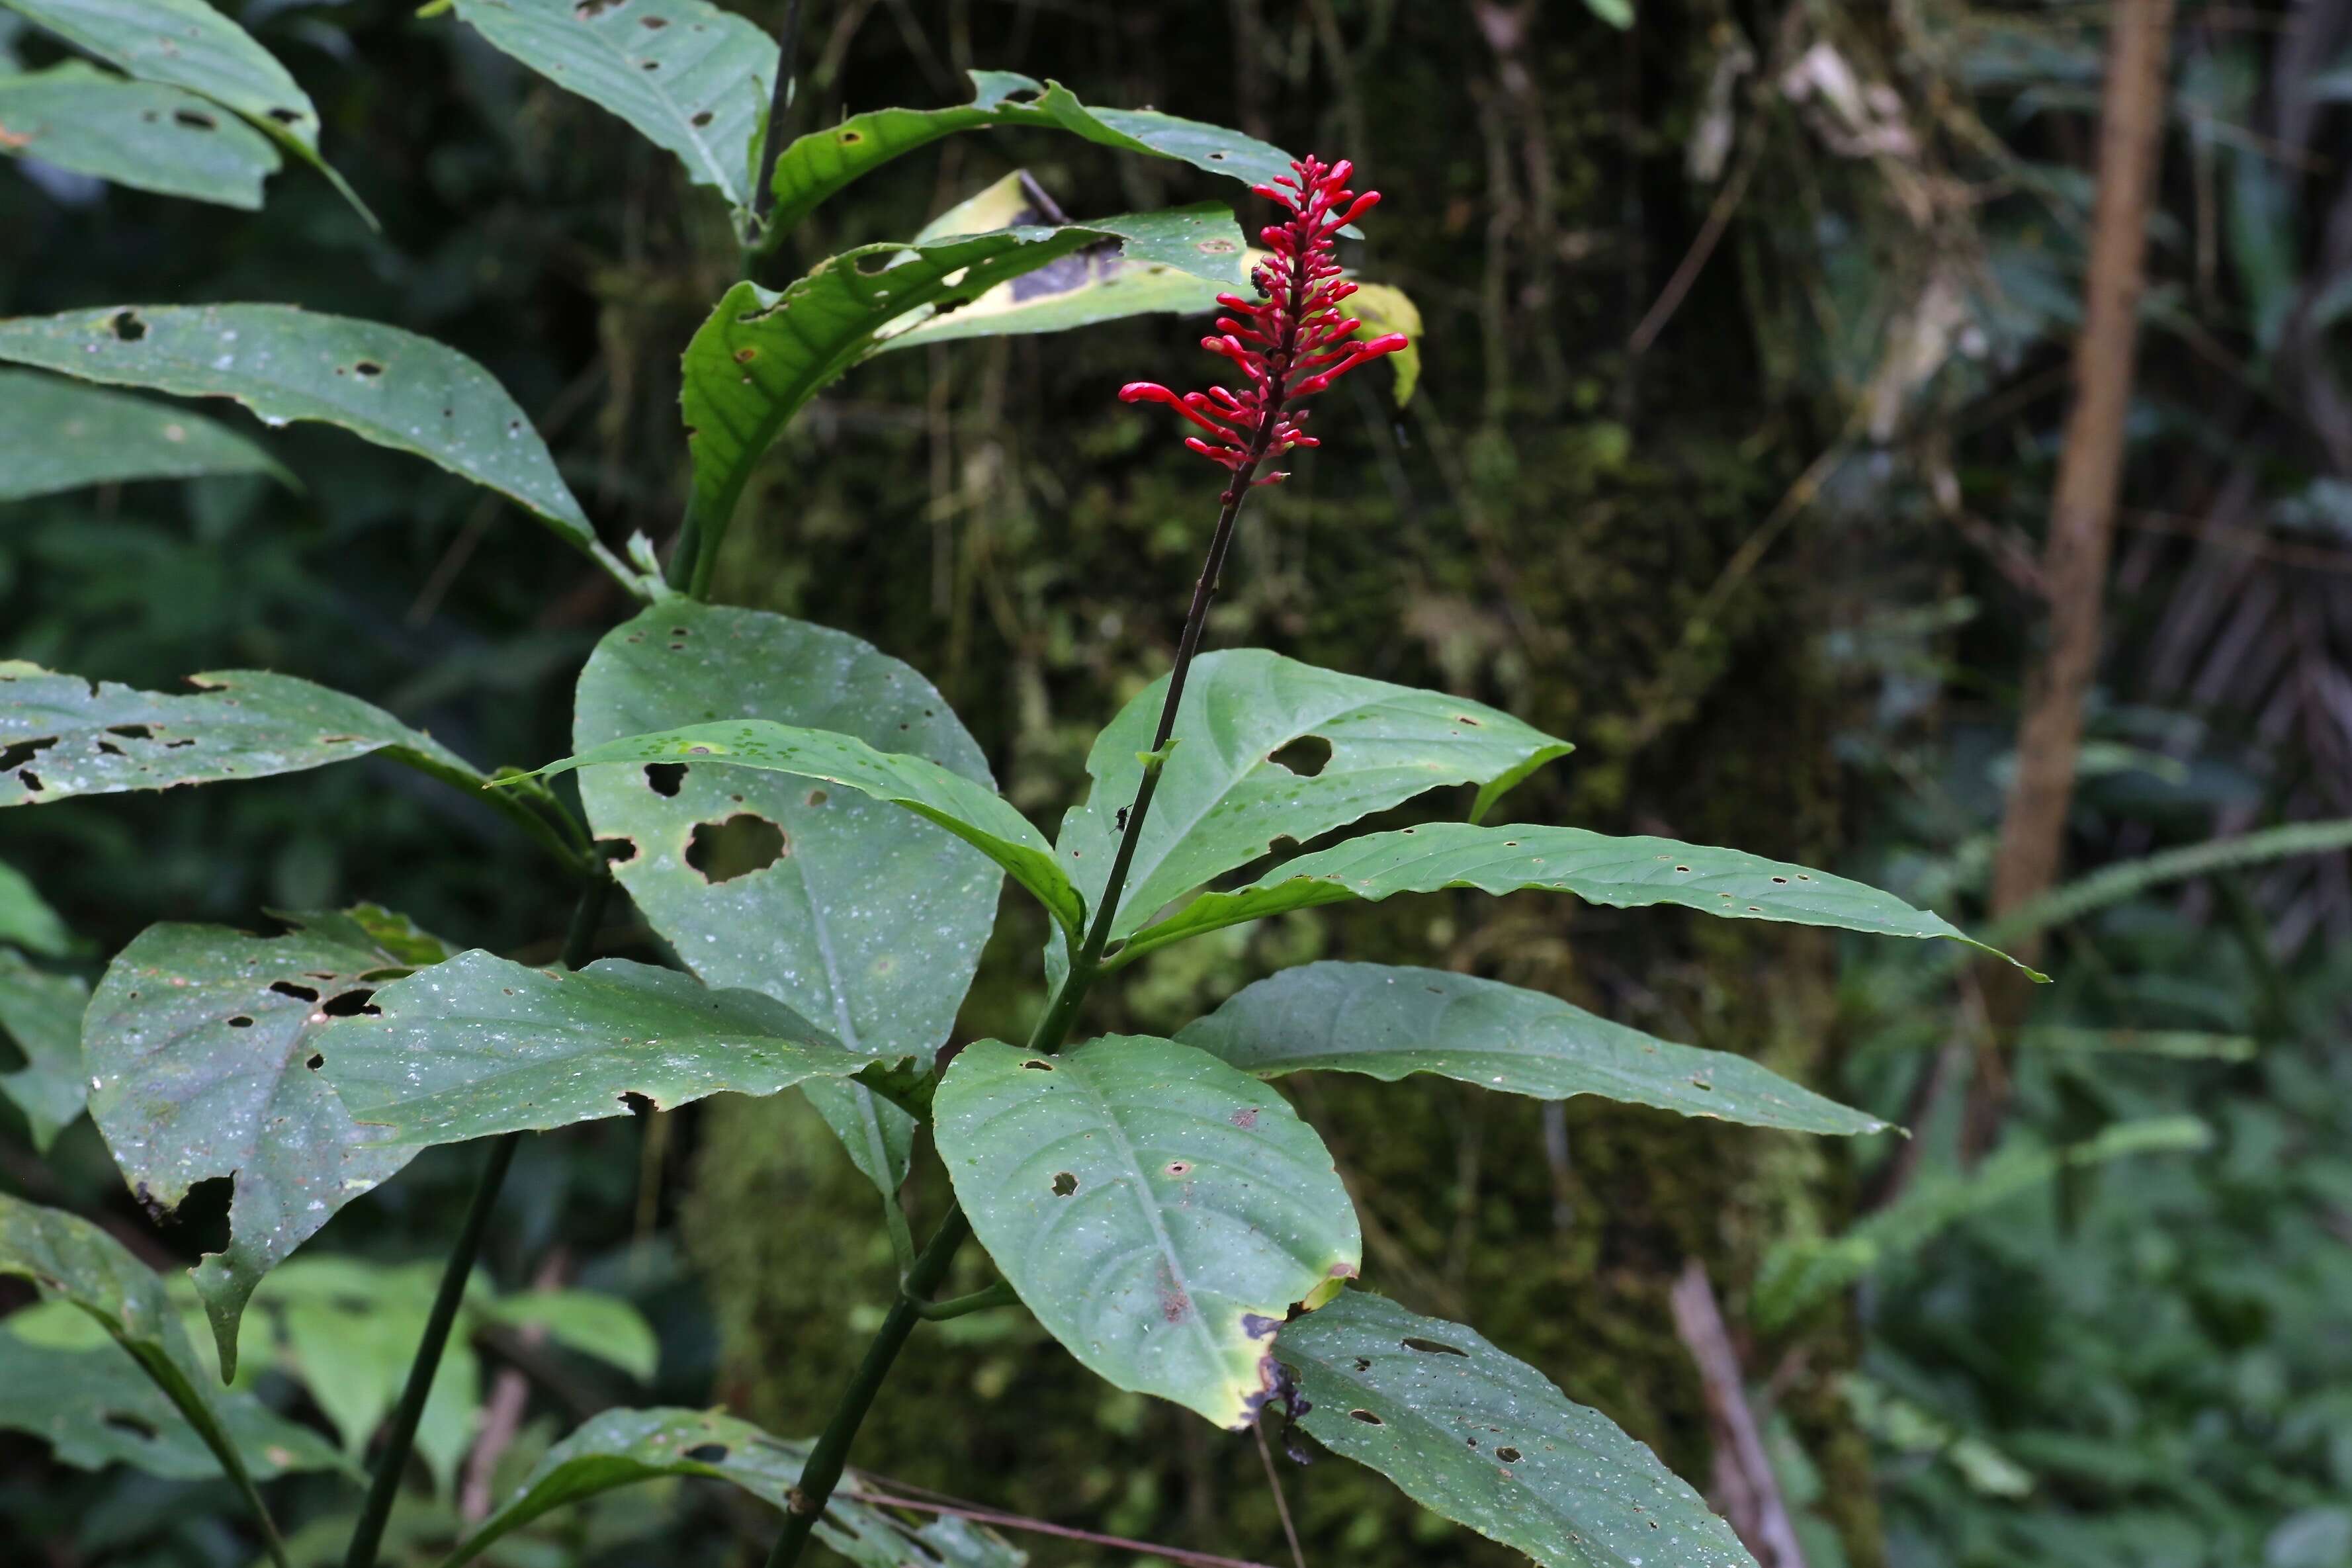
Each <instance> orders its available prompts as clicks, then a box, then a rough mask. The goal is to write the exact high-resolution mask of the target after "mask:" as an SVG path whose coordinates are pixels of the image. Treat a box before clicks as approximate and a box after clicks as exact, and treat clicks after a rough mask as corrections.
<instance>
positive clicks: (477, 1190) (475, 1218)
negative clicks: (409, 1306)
mask: <svg viewBox="0 0 2352 1568" xmlns="http://www.w3.org/2000/svg"><path fill="white" fill-rule="evenodd" d="M612 888H613V879H612V878H611V876H610V875H609V874H607V873H606V872H605V871H604V868H603V863H602V862H601V861H600V862H598V864H597V868H596V870H595V871H594V872H593V874H592V875H591V876H590V877H589V879H588V881H587V884H586V886H584V887H583V888H582V889H580V901H579V902H578V903H576V904H574V905H573V906H572V927H571V930H570V931H567V932H565V934H564V938H563V956H562V960H561V961H560V962H561V963H562V965H563V967H564V968H566V969H577V968H579V967H580V966H581V965H582V964H583V963H587V962H588V959H589V957H590V955H591V954H593V952H595V947H596V928H597V925H598V923H599V922H600V921H603V919H604V900H605V895H606V894H608V893H610V892H611V891H612ZM521 1143H522V1134H521V1133H520V1132H509V1133H506V1134H504V1135H502V1136H501V1137H500V1138H499V1140H498V1141H497V1142H495V1143H493V1144H491V1145H490V1157H489V1160H488V1163H485V1164H484V1165H483V1167H482V1173H481V1176H480V1177H479V1178H478V1180H477V1181H476V1182H475V1184H474V1196H473V1201H472V1202H471V1203H470V1204H468V1205H467V1209H466V1220H465V1224H464V1225H463V1226H460V1227H459V1228H458V1231H457V1243H456V1245H455V1246H453V1247H451V1248H450V1249H449V1260H448V1262H447V1263H446V1265H445V1266H444V1267H443V1268H442V1270H441V1286H440V1289H438V1290H436V1292H435V1293H434V1297H433V1310H432V1311H431V1313H430V1314H428V1315H427V1316H426V1318H425V1333H424V1336H423V1337H422V1338H421V1339H419V1340H418V1341H417V1344H416V1354H415V1357H414V1359H412V1360H411V1361H410V1362H409V1363H408V1381H407V1383H406V1384H404V1386H403V1387H402V1389H401V1391H400V1403H399V1404H398V1405H395V1406H394V1408H393V1413H392V1425H391V1426H389V1427H388V1428H387V1429H386V1431H385V1433H384V1438H383V1451H382V1452H381V1453H379V1454H378V1455H377V1456H376V1467H375V1474H374V1476H373V1477H372V1478H371V1479H370V1480H369V1482H368V1495H367V1501H366V1503H365V1504H363V1505H362V1507H361V1509H360V1518H359V1523H358V1524H357V1525H356V1526H355V1527H354V1528H353V1529H352V1542H351V1545H350V1547H349V1548H348V1549H347V1550H346V1551H345V1552H344V1553H343V1568H375V1560H376V1553H377V1552H378V1551H379V1550H381V1549H382V1547H383V1528H384V1526H385V1524H386V1523H388V1522H389V1521H391V1519H392V1505H393V1504H394V1502H395V1501H396V1500H398V1499H399V1497H400V1482H401V1478H402V1476H403V1474H404V1472H405V1471H406V1470H407V1468H408V1456H409V1454H410V1453H411V1452H412V1451H413V1450H414V1449H415V1446H416V1424H417V1423H418V1422H419V1421H421V1420H422V1419H424V1416H425V1399H426V1397H427V1396H428V1395H430V1394H432V1392H433V1378H434V1374H435V1373H437V1372H439V1371H440V1369H441V1352H443V1351H444V1350H446V1349H447V1348H448V1343H449V1331H450V1330H451V1329H452V1328H454V1327H455V1326H456V1324H457V1309H458V1308H459V1307H460V1306H462V1305H463V1304H464V1302H465V1299H466V1285H467V1281H468V1280H470V1279H472V1278H473V1276H474V1262H475V1259H476V1258H478V1257H479V1256H480V1255H481V1250H482V1237H483V1235H484V1234H485V1233H486V1232H487V1231H488V1229H489V1226H490V1212H491V1211H492V1210H493V1209H495V1208H497V1207H498V1203H499V1188H500V1187H501V1186H503V1185H504V1184H505V1183H506V1179H507V1167H508V1166H509V1165H511V1164H513V1163H514V1156H515V1150H516V1149H517V1148H519V1147H520V1145H521Z"/></svg>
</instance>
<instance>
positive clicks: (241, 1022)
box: [228, 1013, 253, 1029]
mask: <svg viewBox="0 0 2352 1568" xmlns="http://www.w3.org/2000/svg"><path fill="white" fill-rule="evenodd" d="M228 1026H229V1027H230V1028H232V1029H250V1028H251V1027H253V1020H252V1019H250V1018H248V1017H247V1016H245V1015H244V1014H242V1013H239V1014H238V1015H237V1016H236V1017H234V1018H231V1019H230V1020H229V1021H228Z"/></svg>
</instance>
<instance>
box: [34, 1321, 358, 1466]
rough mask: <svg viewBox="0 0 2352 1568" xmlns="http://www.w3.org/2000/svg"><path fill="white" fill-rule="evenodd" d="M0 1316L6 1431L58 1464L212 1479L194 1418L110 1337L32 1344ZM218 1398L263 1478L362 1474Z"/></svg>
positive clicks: (325, 1449) (242, 1398) (242, 1397)
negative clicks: (89, 1343) (39, 1445)
mask: <svg viewBox="0 0 2352 1568" xmlns="http://www.w3.org/2000/svg"><path fill="white" fill-rule="evenodd" d="M14 1323H15V1320H14V1319H13V1318H12V1319H9V1320H6V1321H0V1388H5V1389H6V1390H7V1391H8V1396H7V1398H5V1399H0V1428H5V1429H7V1430H10V1431H15V1432H26V1433H30V1434H31V1435H32V1436H36V1437H38V1438H41V1439H42V1440H43V1441H45V1442H47V1444H48V1445H49V1449H50V1452H51V1453H52V1454H54V1455H55V1456H56V1458H57V1460H58V1463H59V1464H61V1465H72V1466H74V1467H76V1468H79V1469H85V1470H102V1469H104V1468H107V1467H108V1466H109V1465H129V1466H131V1468H134V1469H139V1470H144V1471H145V1472H146V1473H147V1474H149V1475H151V1476H162V1477H163V1478H164V1479H167V1480H175V1481H205V1480H211V1479H214V1478H215V1477H216V1476H218V1475H219V1474H220V1462H219V1461H218V1460H217V1459H215V1458H214V1457H213V1454H212V1451H211V1450H210V1449H209V1448H207V1447H205V1442H204V1439H203V1438H201V1437H199V1436H196V1431H195V1428H194V1427H193V1426H190V1425H189V1424H188V1420H187V1417H185V1416H184V1415H181V1414H180V1411H179V1408H178V1406H176V1405H173V1403H172V1401H171V1399H170V1397H169V1396H168V1395H166V1394H164V1393H163V1390H162V1389H160V1388H158V1387H157V1386H156V1385H155V1384H154V1381H153V1380H152V1379H151V1378H150V1377H148V1375H147V1374H146V1373H144V1372H142V1371H141V1370H140V1366H139V1363H137V1362H136V1361H134V1360H132V1359H131V1357H130V1356H129V1355H128V1354H126V1353H125V1352H123V1350H122V1349H121V1347H120V1346H118V1345H116V1344H114V1343H113V1342H110V1341H107V1342H100V1344H99V1345H97V1346H96V1347H95V1348H89V1349H84V1348H79V1347H72V1348H68V1347H65V1346H58V1345H47V1344H36V1343H28V1342H26V1340H24V1339H21V1338H19V1337H18V1336H17V1335H16V1333H13V1332H10V1331H9V1330H10V1329H11V1328H12V1327H13V1326H14ZM212 1397H213V1401H214V1405H215V1409H216V1410H217V1411H218V1413H219V1415H220V1424H221V1428H222V1430H223V1431H224V1432H225V1433H226V1435H227V1436H228V1437H229V1439H230V1440H231V1441H233V1442H234V1443H236V1447H237V1451H238V1452H239V1453H240V1454H242V1455H243V1456H244V1458H245V1464H246V1468H247V1469H248V1470H250V1471H251V1472H252V1474H253V1476H254V1479H257V1480H264V1481H266V1480H272V1479H276V1478H277V1477H279V1476H283V1475H291V1474H293V1473H295V1472H297V1471H300V1470H341V1471H342V1472H343V1473H345V1474H347V1475H351V1476H354V1477H356V1476H357V1475H358V1474H359V1471H358V1469H357V1468H356V1467H353V1466H352V1465H350V1464H347V1463H346V1462H345V1461H344V1459H343V1458H342V1456H341V1455H340V1454H338V1453H336V1452H335V1450H334V1449H333V1447H331V1446H329V1445H328V1444H326V1443H324V1442H322V1441H320V1437H319V1435H318V1434H317V1433H315V1432H313V1431H311V1430H310V1428H309V1427H307V1426H296V1425H295V1424H294V1423H293V1422H291V1421H289V1420H287V1419H286V1418H285V1417H284V1416H282V1415H278V1414H277V1413H276V1412H274V1411H272V1410H271V1409H269V1407H268V1406H267V1405H263V1404H262V1403H261V1402H260V1401H259V1400H257V1399H256V1398H254V1397H253V1395H251V1394H238V1393H234V1392H229V1391H222V1392H220V1393H216V1394H214V1395H213V1396H212Z"/></svg>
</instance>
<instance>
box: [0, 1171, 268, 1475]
mask: <svg viewBox="0 0 2352 1568" xmlns="http://www.w3.org/2000/svg"><path fill="white" fill-rule="evenodd" d="M9 1274H13V1275H17V1276H20V1277H22V1278H25V1279H30V1280H32V1282H33V1283H34V1284H35V1285H36V1286H37V1287H38V1288H39V1289H40V1292H41V1295H42V1296H43V1298H44V1299H46V1300H62V1301H68V1302H70V1303H71V1304H72V1305H74V1306H75V1307H78V1308H79V1309H80V1310H82V1312H83V1313H85V1314H86V1315H88V1316H89V1318H91V1319H92V1320H93V1321H96V1322H97V1323H98V1325H99V1326H100V1328H102V1329H104V1330H105V1331H107V1333H108V1334H109V1335H110V1337H111V1338H112V1339H113V1340H114V1342H115V1343H116V1344H118V1345H120V1346H121V1347H122V1349H123V1350H125V1351H127V1352H130V1354H131V1359H132V1360H133V1361H135V1362H137V1363H139V1370H140V1371H142V1372H143V1373H146V1374H147V1376H148V1377H149V1378H151V1379H152V1380H153V1382H154V1384H155V1386H156V1387H158V1388H160V1389H162V1390H163V1396H164V1397H165V1398H166V1399H168V1400H170V1401H171V1403H172V1406H173V1409H175V1410H177V1411H178V1412H179V1413H180V1415H181V1417H182V1418H183V1419H184V1420H185V1421H186V1422H187V1423H188V1425H189V1426H190V1427H191V1428H193V1429H194V1432H195V1434H196V1436H197V1438H198V1440H200V1441H201V1442H202V1443H203V1444H204V1445H205V1447H207V1448H209V1449H211V1450H212V1452H213V1456H214V1458H215V1459H217V1460H218V1461H219V1463H220V1468H222V1469H223V1470H224V1471H226V1473H227V1475H228V1477H229V1479H231V1480H232V1481H234V1482H236V1485H237V1487H238V1489H240V1490H241V1491H243V1492H244V1493H245V1495H246V1496H247V1499H249V1500H251V1499H253V1496H254V1494H253V1480H252V1475H251V1472H250V1471H248V1470H247V1468H246V1465H245V1459H244V1457H243V1456H242V1454H240V1452H239V1451H238V1448H237V1445H236V1438H235V1437H234V1436H232V1435H231V1434H230V1432H229V1430H228V1428H227V1427H226V1426H225V1425H224V1424H223V1419H222V1416H221V1413H220V1408H219V1407H218V1406H217V1405H215V1403H214V1401H213V1395H212V1394H210V1393H209V1392H208V1391H207V1389H206V1388H205V1384H206V1383H207V1382H208V1381H209V1379H208V1376H207V1374H206V1373H205V1371H204V1368H203V1366H202V1364H201V1363H198V1362H197V1360H196V1352H195V1350H194V1347H193V1346H192V1345H190V1344H189V1343H188V1336H187V1333H186V1331H184V1330H183V1329H182V1328H181V1327H180V1319H179V1315H178V1314H177V1313H175V1312H174V1311H173V1310H172V1306H171V1303H170V1302H169V1301H167V1300H165V1299H164V1296H163V1281H161V1280H159V1279H156V1278H155V1276H154V1275H153V1274H152V1273H150V1272H149V1271H148V1269H147V1268H146V1267H145V1266H144V1265H143V1264H142V1263H141V1262H140V1261H139V1260H138V1259H137V1258H133V1257H131V1253H130V1251H129V1250H128V1249H127V1248H126V1247H123V1245H122V1244H121V1242H119V1241H117V1240H115V1239H114V1238H113V1237H110V1236H109V1235H107V1234H106V1233H105V1232H104V1231H102V1230H100V1228H99V1227H98V1226H94V1225H92V1224H90V1223H89V1221H88V1220H86V1219H81V1218H79V1217H77V1216H76V1215H69V1214H66V1213H64V1212H62V1211H61V1210H58V1209H48V1208H41V1207H38V1206H37V1205H33V1204H28V1203H26V1202H25V1201H24V1200H23V1199H21V1198H14V1197H10V1196H8V1195H7V1194H5V1193H0V1275H9ZM259 1506H260V1505H259V1503H258V1500H255V1501H254V1507H255V1509H256V1511H258V1510H259Z"/></svg>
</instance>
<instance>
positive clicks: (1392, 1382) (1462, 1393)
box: [1275, 1290, 1755, 1568]
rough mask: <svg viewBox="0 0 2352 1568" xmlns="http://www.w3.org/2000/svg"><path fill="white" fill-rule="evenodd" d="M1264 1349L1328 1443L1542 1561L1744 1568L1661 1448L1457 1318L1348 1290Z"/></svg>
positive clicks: (1427, 1504) (1310, 1426)
mask: <svg viewBox="0 0 2352 1568" xmlns="http://www.w3.org/2000/svg"><path fill="white" fill-rule="evenodd" d="M1275 1353H1276V1355H1277V1356H1279V1357H1280V1358H1281V1360H1282V1362H1283V1364H1284V1365H1286V1366H1288V1367H1290V1368H1292V1369H1293V1370H1294V1371H1295V1372H1297V1374H1298V1391H1299V1393H1300V1394H1303V1395H1305V1396H1306V1400H1307V1406H1308V1408H1307V1412H1306V1414H1305V1415H1303V1416H1301V1417H1300V1425H1302V1426H1305V1427H1306V1428H1307V1431H1308V1432H1309V1433H1311V1434H1312V1435H1313V1436H1315V1438H1316V1439H1317V1440H1318V1441H1319V1442H1320V1443H1322V1444H1323V1446H1324V1447H1328V1448H1329V1449H1330V1450H1331V1451H1332V1452H1334V1453H1337V1454H1342V1455H1345V1456H1346V1457H1347V1458H1350V1459H1353V1460H1355V1461H1356V1462H1357V1463H1359V1464H1362V1465H1369V1466H1370V1467H1371V1468H1373V1469H1375V1470H1378V1471H1379V1472H1380V1473H1381V1474H1382V1475H1384V1476H1386V1477H1388V1479H1391V1480H1392V1481H1394V1482H1395V1483H1396V1484H1397V1485H1398V1486H1400V1487H1402V1489H1404V1491H1405V1494H1406V1495H1407V1496H1409V1497H1411V1498H1412V1500H1414V1501H1415V1502H1418V1503H1420V1504H1421V1505H1422V1506H1423V1507H1424V1508H1427V1509H1430V1510H1433V1511H1434V1512H1437V1513H1441V1514H1444V1516H1445V1517H1446V1518H1448V1519H1451V1520H1455V1521H1459V1522H1461V1523H1463V1524H1466V1525H1468V1526H1469V1527H1470V1528H1471V1529H1473V1530H1475V1531H1477V1532H1478V1533H1479V1534H1481V1535H1484V1536H1487V1537H1490V1538H1491V1539H1493V1540H1496V1541H1499V1542H1503V1543H1504V1544H1505V1545H1507V1546H1509V1547H1512V1548H1514V1549H1515V1550H1517V1551H1520V1552H1526V1553H1527V1554H1528V1556H1529V1557H1532V1558H1534V1559H1535V1560H1536V1561H1537V1562H1538V1563H1542V1564H1544V1565H1545V1568H1627V1565H1628V1564H1632V1563H1659V1564H1669V1563H1670V1564H1672V1565H1673V1568H1754V1563H1755V1560H1754V1559H1753V1558H1751V1557H1749V1556H1748V1552H1747V1551H1746V1549H1745V1548H1743V1547H1742V1546H1741V1545H1740V1544H1739V1539H1738V1537H1737V1536H1735V1535H1733V1534H1732V1532H1731V1527H1730V1526H1729V1525H1727V1524H1726V1523H1724V1522H1723V1521H1722V1520H1720V1519H1717V1517H1716V1516H1715V1515H1714V1514H1713V1513H1711V1512H1709V1511H1708V1510H1707V1506H1706V1502H1705V1501H1703V1500H1701V1499H1700V1497H1699V1496H1698V1494H1697V1493H1696V1492H1694V1491H1693V1490H1691V1489H1690V1488H1689V1487H1688V1486H1686V1485H1685V1484H1684V1482H1683V1481H1682V1479H1680V1478H1679V1477H1677V1476H1675V1473H1674V1472H1673V1471H1671V1470H1669V1469H1667V1468H1665V1466H1664V1465H1662V1464H1660V1463H1659V1462H1658V1459H1657V1456H1656V1455H1654V1454H1653V1453H1651V1452H1650V1450H1649V1449H1648V1448H1646V1447H1643V1446H1642V1445H1641V1444H1639V1443H1637V1442H1635V1441H1634V1440H1633V1438H1631V1437H1629V1436H1626V1435H1625V1434H1624V1433H1623V1432H1622V1431H1620V1430H1618V1428H1617V1427H1616V1426H1615V1425H1614V1424H1612V1422H1610V1421H1609V1419H1608V1418H1607V1417H1605V1416H1603V1415H1600V1414H1598V1413H1597V1412H1595V1411H1591V1410H1587V1409H1585V1408H1584V1407H1583V1406H1581V1405H1571V1404H1570V1403H1569V1401H1568V1399H1567V1398H1566V1396H1564V1395H1563V1394H1561V1393H1560V1392H1559V1389H1557V1388H1554V1387H1553V1386H1552V1385H1551V1383H1550V1382H1549V1380H1548V1379H1547V1378H1545V1376H1544V1375H1543V1374H1542V1373H1539V1372H1538V1371H1536V1369H1535V1368H1533V1367H1531V1366H1529V1365H1528V1364H1527V1363H1525V1362H1523V1361H1518V1360H1517V1359H1515V1358H1513V1357H1511V1356H1507V1355H1505V1354H1504V1353H1503V1352H1501V1351H1498V1350H1496V1348H1495V1347H1494V1346H1493V1345H1491V1344H1489V1343H1487V1342H1486V1341H1485V1340H1484V1339H1482V1338H1480V1337H1479V1336H1478V1335H1477V1334H1475V1333H1473V1332H1471V1331H1469V1330H1468V1329H1465V1328H1464V1327H1462V1326H1461V1325H1460V1324H1458V1323H1448V1322H1444V1321H1440V1320H1438V1319H1435V1318H1423V1317H1421V1316H1418V1315H1417V1314H1415V1313H1412V1312H1408V1311H1406V1310H1404V1309H1403V1308H1402V1307H1400V1306H1398V1305H1396V1304H1395V1303H1394V1302H1392V1301H1387V1300H1381V1298H1380V1297H1378V1296H1370V1295H1366V1294H1364V1293H1363V1292H1361V1291H1358V1290H1348V1291H1343V1292H1341V1294H1340V1296H1339V1300H1335V1301H1333V1302H1332V1303H1331V1304H1330V1305H1329V1306H1328V1307H1325V1308H1323V1309H1322V1310H1319V1311H1314V1312H1309V1313H1307V1315H1306V1316H1305V1317H1303V1318H1300V1319H1298V1320H1297V1321H1296V1322H1292V1323H1287V1324H1285V1325H1284V1327H1283V1330H1282V1332H1281V1334H1280V1336H1279V1337H1278V1338H1277V1339H1276V1342H1275Z"/></svg>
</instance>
